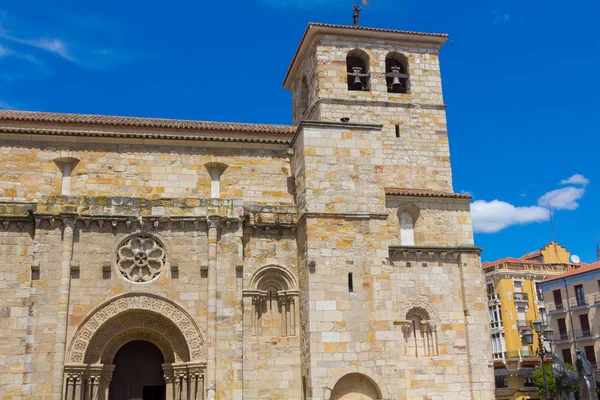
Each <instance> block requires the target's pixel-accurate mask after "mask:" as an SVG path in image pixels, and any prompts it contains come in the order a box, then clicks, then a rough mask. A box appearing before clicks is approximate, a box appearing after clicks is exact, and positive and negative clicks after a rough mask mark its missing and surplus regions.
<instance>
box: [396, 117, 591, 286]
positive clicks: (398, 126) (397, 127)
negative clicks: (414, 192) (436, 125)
mask: <svg viewBox="0 0 600 400" xmlns="http://www.w3.org/2000/svg"><path fill="white" fill-rule="evenodd" d="M394 126H395V127H396V137H397V138H399V137H400V125H394ZM599 283H600V282H599Z"/></svg>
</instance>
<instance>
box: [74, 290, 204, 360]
mask: <svg viewBox="0 0 600 400" xmlns="http://www.w3.org/2000/svg"><path fill="white" fill-rule="evenodd" d="M128 329H142V330H146V331H147V332H157V333H160V335H161V336H162V337H164V338H167V339H168V342H169V346H170V347H171V348H172V349H173V351H174V352H175V353H176V355H178V357H182V356H185V355H186V354H188V352H189V360H196V361H200V360H204V359H205V358H206V344H205V340H204V337H203V335H202V333H201V332H200V329H199V328H198V326H197V325H196V323H195V322H194V320H193V319H192V317H191V316H190V315H189V314H187V313H186V312H185V311H184V310H183V309H181V307H179V306H178V305H176V304H174V303H173V302H171V301H169V300H167V299H165V298H162V297H159V296H155V295H150V294H140V293H127V294H124V295H121V296H118V297H116V298H113V299H112V300H110V301H108V302H106V303H104V304H102V305H100V306H99V307H98V308H97V309H96V311H95V312H94V313H93V314H91V315H90V316H89V317H88V318H87V319H86V320H85V321H84V322H83V324H82V325H81V326H80V327H79V329H78V330H77V332H76V334H75V337H74V338H73V341H72V342H71V347H70V351H69V362H71V363H83V362H84V360H85V362H87V360H88V359H91V358H96V359H98V358H101V357H102V355H101V354H99V349H107V346H108V345H109V344H110V342H111V341H112V340H113V339H115V338H116V337H117V336H118V335H119V334H120V333H121V332H123V331H125V330H128ZM91 344H93V346H90V345H91ZM185 348H187V350H188V352H185V351H184V350H183V349H185ZM185 358H187V357H185ZM189 360H185V361H189Z"/></svg>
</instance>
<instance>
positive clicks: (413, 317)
mask: <svg viewBox="0 0 600 400" xmlns="http://www.w3.org/2000/svg"><path fill="white" fill-rule="evenodd" d="M401 313H402V315H403V320H402V324H401V325H402V335H403V347H404V349H403V350H404V356H405V357H407V358H431V357H435V356H437V355H439V349H438V327H439V318H438V316H437V312H436V311H435V309H434V308H433V307H432V306H431V305H430V304H429V303H427V302H425V301H419V302H414V303H412V304H407V305H406V306H405V307H404V309H403V310H402V311H401Z"/></svg>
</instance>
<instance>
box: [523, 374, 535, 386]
mask: <svg viewBox="0 0 600 400" xmlns="http://www.w3.org/2000/svg"><path fill="white" fill-rule="evenodd" d="M523 384H524V385H525V387H535V381H534V379H533V375H526V376H525V379H524V380H523Z"/></svg>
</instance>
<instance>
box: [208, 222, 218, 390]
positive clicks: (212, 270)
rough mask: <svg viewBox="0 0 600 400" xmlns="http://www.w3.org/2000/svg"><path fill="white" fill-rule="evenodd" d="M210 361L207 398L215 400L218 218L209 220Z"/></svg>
mask: <svg viewBox="0 0 600 400" xmlns="http://www.w3.org/2000/svg"><path fill="white" fill-rule="evenodd" d="M207 223H208V318H207V333H208V335H207V336H208V360H207V371H206V378H207V379H206V380H207V382H206V384H207V397H208V400H215V397H216V390H217V388H216V383H217V382H216V378H217V245H218V243H217V240H218V234H219V220H218V218H208V220H207Z"/></svg>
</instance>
